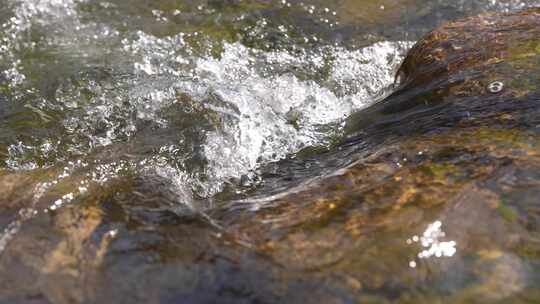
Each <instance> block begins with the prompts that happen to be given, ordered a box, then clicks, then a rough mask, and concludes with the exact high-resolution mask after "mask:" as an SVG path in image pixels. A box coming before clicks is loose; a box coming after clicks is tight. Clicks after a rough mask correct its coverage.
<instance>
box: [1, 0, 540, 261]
mask: <svg viewBox="0 0 540 304" xmlns="http://www.w3.org/2000/svg"><path fill="white" fill-rule="evenodd" d="M534 5H540V2H539V1H537V0H527V1H525V0H524V1H517V0H507V1H503V0H500V1H497V0H469V1H463V0H459V1H442V0H432V1H429V0H380V1H373V0H357V1H354V0H338V1H318V0H306V1H286V0H280V1H274V0H264V1H263V0H222V1H221V0H207V1H196V0H185V1H184V0H182V1H172V0H159V1H147V0H130V1H125V0H111V1H94V0H24V1H18V0H0V130H1V131H0V167H1V168H2V169H4V170H7V171H10V172H37V171H39V172H43V171H47V172H49V173H48V175H47V178H45V179H43V180H42V181H41V182H40V183H39V187H38V188H36V189H37V190H35V189H34V191H35V198H36V200H37V199H39V196H40V195H41V194H42V193H45V192H46V191H47V189H48V188H49V187H52V186H53V185H55V184H57V183H60V182H62V181H63V180H67V179H76V180H77V184H76V185H75V186H72V187H66V188H65V189H63V190H62V191H63V192H62V191H60V192H56V194H55V195H57V199H56V200H52V203H51V204H50V205H48V206H46V207H45V209H48V210H56V209H58V208H62V207H63V206H65V205H66V204H76V203H77V198H78V197H79V196H81V195H85V194H86V193H87V191H89V189H92V187H94V186H95V185H105V184H107V183H109V182H111V181H112V180H115V179H118V178H121V177H122V176H126V175H130V176H133V175H136V176H138V177H139V178H140V179H141V180H143V181H147V182H149V183H154V184H157V185H159V186H160V187H163V188H164V189H162V190H161V192H162V193H166V195H165V197H164V198H163V199H164V200H167V204H166V205H167V206H168V208H171V209H174V210H176V211H178V212H191V211H197V212H202V213H205V212H207V211H209V210H212V208H214V207H215V206H222V205H226V204H227V203H228V202H230V201H238V200H244V201H249V198H253V197H257V198H258V199H257V200H254V201H257V202H260V201H264V200H261V199H260V198H261V197H263V198H264V197H266V196H268V195H270V194H272V195H276V193H277V194H279V193H281V192H283V191H287V189H289V188H291V187H293V186H294V185H296V184H297V183H298V182H300V181H302V180H305V179H307V178H310V177H314V176H317V175H319V174H320V173H321V172H322V171H324V170H332V169H335V168H338V167H340V166H343V165H346V164H347V163H348V162H350V161H354V159H347V157H343V155H340V157H339V158H338V157H337V156H336V159H335V160H334V161H327V162H326V163H315V164H314V163H312V162H310V163H308V162H302V161H298V162H295V159H296V158H297V157H299V156H302V155H316V154H318V153H322V152H321V151H330V150H332V149H333V148H335V147H336V145H338V144H339V142H340V141H341V139H342V138H343V136H344V132H345V131H344V126H345V121H346V118H347V117H349V115H351V114H352V113H354V112H355V111H358V110H360V109H362V108H364V107H366V106H368V105H370V104H372V103H374V102H376V101H378V100H380V99H382V98H384V97H385V96H387V95H388V94H389V93H390V92H391V91H392V88H393V86H394V80H395V79H394V74H395V72H396V70H397V68H398V67H399V64H400V62H401V61H402V59H403V57H404V55H405V54H406V51H407V50H408V49H409V48H410V47H411V46H412V45H413V44H414V42H415V41H416V40H417V39H419V37H420V36H421V35H422V34H424V33H426V32H427V31H429V30H430V29H431V28H433V27H434V26H436V25H437V24H439V23H441V22H444V21H445V20H450V19H454V18H456V17H460V16H466V15H473V14H477V13H479V12H483V11H490V10H495V11H508V10H515V9H520V8H523V7H528V6H534ZM345 155H346V154H345ZM40 170H41V171H40ZM38 190H39V191H38ZM142 191H143V190H141V192H142ZM142 195H144V193H142ZM45 209H44V210H45ZM44 210H42V209H39V210H38V209H36V210H34V211H36V212H41V211H44ZM25 217H26V216H22V217H21V218H18V219H16V220H15V221H13V222H11V223H6V224H5V227H7V228H6V229H5V231H4V232H3V233H2V232H0V251H1V250H2V249H3V248H4V247H5V246H9V239H10V238H11V237H13V235H14V234H16V233H17V230H18V229H19V228H20V226H21V225H24V220H23V218H25ZM1 227H2V226H0V228H1Z"/></svg>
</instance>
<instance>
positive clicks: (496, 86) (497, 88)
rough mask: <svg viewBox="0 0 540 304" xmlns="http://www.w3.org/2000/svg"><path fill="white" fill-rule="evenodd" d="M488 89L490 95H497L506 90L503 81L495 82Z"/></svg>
mask: <svg viewBox="0 0 540 304" xmlns="http://www.w3.org/2000/svg"><path fill="white" fill-rule="evenodd" d="M487 89H488V91H489V92H490V93H493V94H497V93H499V92H501V91H502V90H503V89H504V83H502V82H501V81H494V82H492V83H490V84H489V85H488V87H487Z"/></svg>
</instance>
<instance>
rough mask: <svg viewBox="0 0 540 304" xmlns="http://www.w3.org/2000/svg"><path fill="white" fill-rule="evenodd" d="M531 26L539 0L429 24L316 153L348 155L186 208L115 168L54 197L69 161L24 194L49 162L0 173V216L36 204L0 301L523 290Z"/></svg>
mask: <svg viewBox="0 0 540 304" xmlns="http://www.w3.org/2000/svg"><path fill="white" fill-rule="evenodd" d="M538 37H540V10H538V9H531V10H527V11H522V12H518V13H511V14H485V15H480V16H477V17H472V18H468V19H464V20H461V21H457V22H453V23H448V24H445V25H443V26H441V27H440V28H438V29H436V30H435V31H433V32H431V33H430V34H428V35H427V36H426V37H425V38H424V39H422V40H421V41H420V42H418V43H417V45H416V46H415V47H414V48H413V49H412V50H411V52H410V53H409V55H408V57H407V59H406V60H405V62H404V63H403V65H402V67H401V69H400V72H399V76H400V78H401V82H400V87H399V88H398V89H397V90H396V92H395V93H393V94H392V95H391V96H389V97H388V98H387V99H385V100H384V101H381V102H380V103H377V104H375V105H373V106H372V107H370V108H368V109H365V110H364V111H362V112H360V113H358V114H356V115H354V116H353V117H352V118H351V119H350V123H349V126H348V132H349V138H348V139H347V141H346V142H344V143H343V144H342V145H341V146H339V148H336V151H331V152H329V153H326V154H322V155H321V156H320V158H319V159H321V166H322V167H323V166H324V158H332V157H339V156H340V155H343V154H340V153H347V155H348V156H349V157H351V155H353V156H354V157H355V159H356V160H355V161H354V162H352V163H350V164H348V165H347V166H345V167H344V168H342V169H340V170H337V171H335V170H334V171H332V172H331V173H329V174H324V175H321V176H319V177H313V178H311V179H306V180H304V181H303V182H302V183H300V184H299V185H298V186H296V187H294V188H292V189H289V190H287V191H285V192H280V193H278V194H276V195H274V196H271V197H263V198H259V199H250V198H248V199H245V200H243V201H236V202H231V203H228V204H226V205H224V206H217V207H216V208H214V209H211V210H205V209H197V208H187V207H189V206H192V205H190V203H192V198H189V199H188V198H184V201H183V199H182V198H181V197H178V193H169V192H167V190H163V189H169V188H168V187H160V184H161V183H162V182H163V181H160V180H158V179H147V180H141V178H139V177H137V176H131V175H130V174H125V175H122V176H121V177H118V178H116V179H114V180H110V181H108V182H106V183H104V184H103V185H100V186H95V187H93V188H90V189H87V191H88V192H87V193H88V195H86V196H83V197H82V198H80V199H79V200H77V201H73V202H70V203H69V204H67V205H59V206H56V205H55V201H56V200H57V199H58V197H59V195H60V194H63V193H67V192H70V191H75V190H74V189H77V187H78V186H79V185H80V181H81V179H82V176H84V172H79V173H77V174H72V175H70V178H68V179H66V180H61V181H60V182H58V183H56V184H54V185H49V187H47V188H44V189H43V191H42V193H40V195H39V196H38V197H37V199H33V197H26V196H24V195H21V196H18V194H17V193H19V192H18V191H19V189H23V188H22V187H25V188H26V189H31V187H29V186H28V187H26V185H33V186H36V185H39V184H40V183H39V182H38V181H39V180H42V179H44V177H43V176H45V175H46V177H50V176H57V175H58V174H59V173H61V170H60V169H54V168H51V169H49V170H47V171H46V172H45V173H40V174H42V175H39V174H37V173H36V174H37V175H36V176H34V175H31V174H28V175H25V174H21V175H19V174H15V173H4V172H3V173H0V187H1V188H2V189H3V190H4V191H2V192H0V220H2V218H4V217H5V216H4V214H10V212H11V214H13V213H14V212H15V213H16V212H17V211H19V210H22V209H24V208H27V209H28V208H30V210H34V211H39V212H37V213H35V214H34V213H32V214H31V215H29V216H28V217H24V219H22V223H23V224H22V225H19V227H17V229H16V231H14V233H12V234H10V240H9V243H7V246H5V248H4V250H3V251H0V302H10V303H117V302H130V303H215V302H219V303H276V302H287V303H305V302H308V303H312V302H313V303H370V302H373V303H390V302H394V303H411V302H413V303H433V302H436V301H442V302H451V303H459V302H470V301H473V302H474V301H479V302H482V303H488V302H497V301H499V302H510V301H514V302H519V301H522V302H523V303H530V302H531V301H534V300H538V299H539V294H540V285H539V283H538V282H539V280H538V275H537V273H539V270H540V241H539V240H540V233H539V231H540V230H539V229H538V228H539V227H540V206H539V201H538V199H537V198H538V194H539V193H540V175H539V174H538V172H540V134H539V131H540V130H539V128H538V125H539V124H540V90H539V85H540V76H539V75H540V65H539V64H538V63H539V62H540V52H539V49H538ZM494 82H501V83H502V84H503V88H502V89H501V90H493V85H492V84H493V83H494ZM299 161H301V159H300V160H299ZM25 193H32V192H25ZM182 202H183V203H185V204H186V206H187V207H186V208H173V207H172V206H174V204H179V203H182ZM53 205H54V206H55V207H54V208H53V207H51V206H53ZM44 210H47V211H46V212H45V211H44ZM6 218H7V217H6ZM6 222H8V221H6ZM19 222H21V221H19ZM0 224H2V226H1V227H5V225H4V222H0ZM4 235H5V234H2V236H4Z"/></svg>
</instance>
